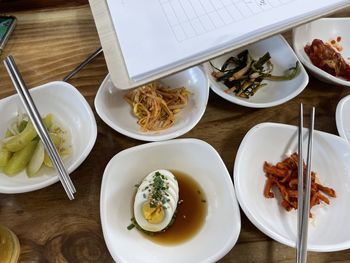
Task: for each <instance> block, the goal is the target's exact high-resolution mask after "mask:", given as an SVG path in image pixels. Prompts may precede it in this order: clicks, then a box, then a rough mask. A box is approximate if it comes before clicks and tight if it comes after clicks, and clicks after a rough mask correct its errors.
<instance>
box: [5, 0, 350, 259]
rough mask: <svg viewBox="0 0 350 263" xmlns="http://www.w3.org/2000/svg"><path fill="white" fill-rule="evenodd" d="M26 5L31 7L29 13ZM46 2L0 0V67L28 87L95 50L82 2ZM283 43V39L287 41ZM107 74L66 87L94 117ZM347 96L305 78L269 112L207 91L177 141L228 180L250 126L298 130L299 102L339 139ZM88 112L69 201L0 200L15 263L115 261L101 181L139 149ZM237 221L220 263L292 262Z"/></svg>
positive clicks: (9, 90)
mask: <svg viewBox="0 0 350 263" xmlns="http://www.w3.org/2000/svg"><path fill="white" fill-rule="evenodd" d="M16 2H17V5H16ZM32 2H33V5H32V8H31V10H29V11H28V10H27V9H28V6H31V5H30V3H32ZM49 2H50V3H46V1H9V0H7V1H1V0H0V9H1V11H2V12H3V11H10V13H11V14H14V15H16V16H17V17H18V25H17V28H16V30H15V32H14V34H13V36H12V37H11V40H10V41H9V43H8V45H7V46H6V49H5V51H4V53H3V54H2V55H1V56H0V60H3V59H4V57H5V56H6V55H9V54H12V55H13V56H14V57H15V59H16V61H17V64H18V67H19V69H20V70H21V72H22V74H23V78H24V79H25V81H26V82H27V84H28V85H29V86H30V87H34V86H37V85H40V84H44V83H46V82H49V81H54V80H60V79H62V78H63V76H64V75H66V74H67V73H68V72H69V71H70V70H72V69H73V68H74V67H75V66H76V65H77V64H78V63H79V62H80V61H82V60H83V59H84V58H85V57H86V56H87V55H88V54H90V53H91V52H92V51H94V50H95V49H96V48H97V47H99V46H100V44H99V39H98V36H97V32H96V29H95V25H94V21H93V18H92V15H91V12H90V9H89V6H88V5H87V3H86V1H85V0H80V1H73V2H65V1H58V0H56V1H49ZM61 4H62V5H61ZM18 10H19V11H18ZM348 13H349V12H348ZM348 13H343V14H342V15H346V14H348ZM286 36H287V37H289V34H288V33H287V34H286ZM1 64H2V63H1ZM106 74H107V68H106V65H105V61H104V58H103V57H102V56H101V57H99V58H98V59H97V60H96V61H94V63H92V64H90V65H88V67H86V68H85V69H84V70H83V71H82V72H80V73H79V74H78V75H77V76H75V77H74V78H73V79H72V80H71V81H70V83H71V84H73V85H74V86H75V87H76V88H77V89H78V90H79V91H80V92H81V93H82V94H83V95H84V96H85V98H86V99H87V101H88V102H89V104H90V105H91V107H92V109H93V110H94V105H93V100H94V97H95V94H96V92H97V90H98V88H99V85H100V83H101V82H102V80H103V79H104V77H105V76H106ZM13 93H14V88H13V87H12V84H11V81H10V79H9V77H8V76H7V73H6V72H5V69H4V66H3V65H0V98H4V97H6V96H8V95H11V94H13ZM348 94H350V89H349V88H342V87H333V86H332V85H329V84H325V83H322V82H319V81H318V80H316V79H314V78H313V77H310V83H309V84H308V86H307V88H306V89H305V90H304V91H303V92H302V93H301V94H300V95H299V96H298V97H296V98H294V99H292V100H291V101H289V102H287V103H284V104H283V105H280V106H276V107H273V108H268V109H251V108H245V107H241V106H238V105H235V104H232V103H229V102H227V101H225V100H223V99H222V98H220V97H218V96H217V95H215V94H214V93H212V92H211V93H210V98H209V103H208V107H207V110H206V112H205V114H204V116H203V118H202V120H201V121H200V122H199V123H198V125H197V126H196V127H195V128H194V129H193V130H191V131H190V132H188V133H187V134H185V135H184V136H182V137H188V138H199V139H201V140H204V141H206V142H208V143H209V144H211V145H212V146H213V147H214V148H215V149H216V150H217V151H218V152H219V154H220V155H221V157H222V159H223V160H224V162H225V164H226V166H227V169H228V171H229V172H230V174H231V175H232V170H233V163H234V158H235V155H236V152H237V150H238V147H239V144H240V142H241V140H242V138H243V137H244V135H245V133H246V132H247V131H248V130H249V129H250V128H251V127H253V126H254V125H256V124H257V123H260V122H279V123H287V124H293V125H296V124H297V118H298V110H297V109H298V105H299V103H300V102H303V103H304V104H305V105H306V110H307V109H308V108H309V107H310V106H311V105H315V106H316V108H317V113H316V117H317V118H316V119H317V121H316V129H318V130H322V131H325V132H329V133H333V134H337V130H336V124H335V109H336V105H337V103H338V102H339V100H340V99H341V98H342V97H344V96H346V95H348ZM94 113H95V117H96V120H97V125H98V137H97V141H96V144H95V146H94V148H93V150H92V152H91V153H90V155H89V157H88V158H87V159H86V160H85V162H84V163H83V164H82V165H81V166H80V167H79V168H78V169H77V170H76V171H75V172H74V173H73V174H72V179H73V181H74V183H75V185H76V188H77V194H76V199H75V200H74V201H69V200H68V198H67V197H66V195H65V193H64V191H63V189H62V186H61V185H60V184H59V183H57V184H55V185H52V186H50V187H47V188H45V189H42V190H38V191H35V192H31V193H25V194H16V195H14V194H13V195H5V194H0V223H1V224H4V225H6V226H8V227H9V228H11V229H12V230H13V231H14V232H15V233H16V234H17V235H18V237H19V240H20V243H21V255H20V262H112V261H113V260H112V258H111V256H110V254H109V252H108V250H107V247H106V245H105V242H104V239H103V235H102V229H101V222H100V214H99V211H100V210H99V197H100V185H101V180H102V175H103V171H104V168H105V166H106V164H107V163H108V161H109V160H110V159H111V158H112V156H114V155H115V154H116V153H118V152H119V151H121V150H123V149H126V148H129V147H132V146H135V145H139V144H141V143H142V142H140V141H137V140H133V139H130V138H127V137H125V136H123V135H121V134H119V133H117V132H116V131H114V130H112V129H111V128H110V127H108V126H107V125H106V124H105V123H104V122H102V120H101V119H100V118H99V117H98V116H97V114H96V112H95V111H94ZM306 121H307V119H306V120H305V122H306ZM241 218H242V229H241V233H240V237H239V240H238V242H237V244H236V245H235V247H234V248H233V249H232V250H231V251H230V252H229V253H228V254H227V255H226V256H225V257H224V258H223V259H222V260H221V261H220V262H294V260H295V250H294V249H292V248H289V247H287V246H285V245H282V244H280V243H277V242H275V241H273V240H272V239H270V238H269V237H267V236H266V235H264V234H263V233H261V232H260V231H259V230H258V229H257V228H256V227H255V226H253V224H252V223H250V221H249V220H248V219H247V218H246V216H245V215H244V213H243V212H242V213H241ZM325 238H327V237H325ZM349 260H350V250H345V251H341V252H334V253H309V262H340V261H344V262H345V261H346V262H349ZM0 262H1V259H0Z"/></svg>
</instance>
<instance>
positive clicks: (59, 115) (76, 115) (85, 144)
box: [0, 81, 97, 193]
mask: <svg viewBox="0 0 350 263" xmlns="http://www.w3.org/2000/svg"><path fill="white" fill-rule="evenodd" d="M30 94H31V95H32V97H33V100H34V103H35V104H36V106H37V108H38V110H39V113H40V114H41V116H45V115H46V114H48V113H52V114H53V115H54V116H55V117H56V119H57V120H58V121H59V122H60V123H61V124H62V125H63V127H64V128H65V129H66V130H68V132H69V134H70V137H71V142H72V143H71V145H72V153H71V155H70V156H69V157H68V158H67V159H65V160H64V164H65V166H66V168H67V170H68V172H69V173H71V172H73V171H74V170H75V169H76V168H77V167H78V166H79V165H80V164H81V163H82V162H83V161H84V160H85V158H86V157H87V156H88V155H89V153H90V151H91V149H92V147H93V146H94V144H95V141H96V136H97V128H96V121H95V118H94V115H93V113H92V111H91V108H90V106H89V104H88V103H87V101H86V100H85V98H84V97H83V96H82V95H81V94H80V93H79V91H78V90H77V89H75V88H74V87H73V86H72V85H70V84H68V83H66V82H63V81H55V82H50V83H47V84H45V85H42V86H39V87H35V88H32V89H30ZM19 111H20V112H22V113H25V109H24V107H23V105H22V102H21V101H20V99H19V97H18V95H17V94H15V95H12V96H10V97H7V98H4V99H2V100H0V113H1V116H2V118H1V123H0V137H1V138H4V134H5V132H6V130H7V128H8V126H9V124H10V123H11V122H12V121H13V120H14V118H15V117H16V116H17V113H18V112H19ZM58 180H59V179H58V176H57V174H56V171H55V170H54V169H49V168H43V167H42V168H41V169H40V170H39V172H38V175H37V176H35V177H33V178H28V177H27V175H26V172H25V171H22V172H20V173H19V174H17V175H15V176H12V177H9V176H6V175H5V174H3V173H0V193H23V192H29V191H34V190H37V189H41V188H44V187H46V186H49V185H51V184H53V183H56V182H57V181H58Z"/></svg>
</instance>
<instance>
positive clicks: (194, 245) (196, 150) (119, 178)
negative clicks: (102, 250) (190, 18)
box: [100, 139, 241, 263]
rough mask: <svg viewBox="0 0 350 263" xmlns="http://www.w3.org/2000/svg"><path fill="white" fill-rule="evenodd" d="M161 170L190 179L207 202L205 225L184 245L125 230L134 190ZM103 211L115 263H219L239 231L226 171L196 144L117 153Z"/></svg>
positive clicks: (106, 185) (153, 145) (110, 168)
mask: <svg viewBox="0 0 350 263" xmlns="http://www.w3.org/2000/svg"><path fill="white" fill-rule="evenodd" d="M157 169H169V170H178V171H180V172H184V173H186V174H187V175H189V176H191V177H192V178H193V179H194V180H195V181H196V182H197V183H198V184H199V185H200V186H201V188H202V189H203V191H204V194H205V196H206V201H207V204H208V212H207V215H206V218H205V222H204V225H203V226H202V227H201V229H200V230H199V232H198V233H197V234H196V235H195V236H193V237H192V238H191V239H189V240H187V241H186V242H183V243H180V244H176V245H168V246H167V245H161V244H157V243H154V242H152V241H151V240H149V239H148V238H145V237H144V235H142V234H141V233H140V232H139V231H138V230H137V229H132V230H128V229H127V226H128V225H130V222H131V221H130V219H131V218H132V217H133V207H132V205H133V198H134V193H135V184H137V183H139V182H140V181H142V179H143V178H144V177H145V176H146V175H147V174H149V173H150V172H151V171H154V170H157ZM100 209H101V211H100V213H101V222H102V230H103V235H104V238H105V241H106V244H107V247H108V249H109V252H110V253H111V255H112V257H113V259H114V260H115V261H116V262H132V263H137V262H142V263H163V262H167V263H178V262H184V263H186V262H188V263H190V262H191V263H192V262H197V263H200V262H216V261H218V260H219V259H220V258H222V257H223V256H224V255H225V254H226V253H228V252H229V251H230V250H231V249H232V247H233V246H234V244H235V243H236V241H237V239H238V235H239V232H240V229H241V221H240V212H239V207H238V203H237V200H236V197H235V193H234V188H233V184H232V181H231V178H230V175H229V173H228V171H227V169H226V166H225V164H224V163H223V161H222V160H221V158H220V156H219V154H218V153H217V152H216V151H215V149H214V148H213V147H211V146H210V145H209V144H207V143H206V142H203V141H200V140H197V139H175V140H169V141H163V142H153V143H147V144H143V145H140V146H136V147H133V148H129V149H126V150H124V151H121V152H119V153H118V154H117V155H115V156H114V157H113V158H112V159H111V160H110V162H109V163H108V165H107V167H106V169H105V171H104V174H103V179H102V188H101V198H100Z"/></svg>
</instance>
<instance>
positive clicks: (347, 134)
mask: <svg viewBox="0 0 350 263" xmlns="http://www.w3.org/2000/svg"><path fill="white" fill-rule="evenodd" d="M335 121H336V123H337V130H338V133H339V135H340V137H342V138H343V139H345V140H346V141H347V142H350V95H348V96H346V97H344V98H342V99H341V100H340V101H339V103H338V105H337V109H336V113H335Z"/></svg>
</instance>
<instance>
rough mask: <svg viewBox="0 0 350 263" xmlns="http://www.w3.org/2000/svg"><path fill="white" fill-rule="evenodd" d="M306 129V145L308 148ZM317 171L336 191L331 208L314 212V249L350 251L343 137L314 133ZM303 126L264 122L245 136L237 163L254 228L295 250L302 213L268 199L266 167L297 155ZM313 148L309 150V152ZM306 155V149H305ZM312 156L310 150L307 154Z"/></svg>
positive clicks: (349, 174)
mask: <svg viewBox="0 0 350 263" xmlns="http://www.w3.org/2000/svg"><path fill="white" fill-rule="evenodd" d="M306 133H307V130H306V129H304V140H305V141H304V145H307V142H306V140H307V136H305V135H306ZM313 145H314V146H313V155H312V168H311V169H312V171H315V172H316V173H317V177H318V178H319V181H320V183H321V184H323V185H325V186H328V187H331V188H333V189H334V190H335V191H336V194H337V197H336V198H330V204H329V205H317V206H314V207H313V208H312V209H311V212H312V213H313V214H314V216H315V219H314V221H310V222H309V238H308V250H310V251H319V252H326V251H337V250H343V249H347V248H349V247H350V226H349V224H348V221H349V215H350V213H349V209H347V208H348V204H349V200H350V187H349V186H350V145H349V144H348V143H346V142H345V141H344V140H343V139H342V138H340V137H338V136H335V135H332V134H328V133H324V132H320V131H315V132H314V143H313ZM297 147H298V135H297V127H296V126H291V125H285V124H277V123H261V124H258V125H256V126H255V127H253V128H252V129H251V130H250V131H249V132H248V133H247V134H246V135H245V137H244V139H243V141H242V143H241V145H240V147H239V150H238V153H237V157H236V161H235V166H234V183H235V189H236V193H237V199H238V201H239V204H240V206H241V208H242V209H243V211H244V213H245V214H246V215H247V217H248V218H249V219H250V221H252V223H253V224H254V225H255V226H256V227H257V228H259V229H260V230H261V231H262V232H264V233H265V234H266V235H268V236H270V237H271V238H273V239H275V240H276V241H278V242H281V243H282V244H285V245H287V246H291V247H295V244H296V237H297V211H296V210H292V211H289V212H287V211H285V210H284V208H282V206H281V205H280V203H279V201H278V199H276V198H265V197H264V195H263V191H264V187H265V181H266V176H265V173H264V171H263V165H264V162H265V161H267V162H269V163H272V164H276V163H277V162H279V161H282V160H284V159H285V158H286V157H287V155H288V156H289V155H290V154H292V153H293V152H297ZM305 148H307V147H305ZM305 150H306V149H305ZM304 156H306V151H305V153H304Z"/></svg>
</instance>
